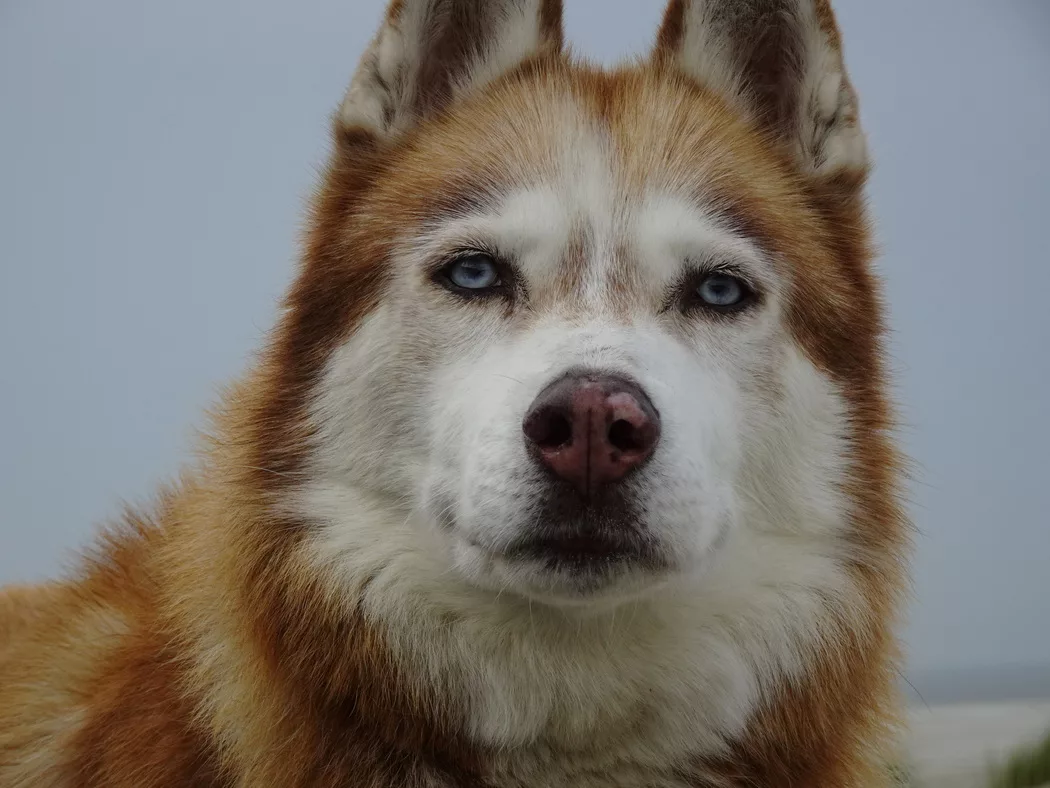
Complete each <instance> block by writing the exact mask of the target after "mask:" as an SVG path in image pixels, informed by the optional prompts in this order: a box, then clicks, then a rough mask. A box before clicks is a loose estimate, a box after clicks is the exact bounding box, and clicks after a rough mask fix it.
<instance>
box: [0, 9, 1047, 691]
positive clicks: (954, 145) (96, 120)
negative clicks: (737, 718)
mask: <svg viewBox="0 0 1050 788" xmlns="http://www.w3.org/2000/svg"><path fill="white" fill-rule="evenodd" d="M837 5H838V9H839V15H840V21H841V23H842V26H843V28H844V34H845V40H846V44H847V55H848V60H849V64H850V67H851V71H852V75H853V78H854V82H855V83H856V85H857V87H858V89H859V91H860V95H861V99H862V105H861V106H862V112H863V116H864V120H865V123H866V126H867V129H868V131H869V134H870V139H871V144H872V147H873V149H874V153H875V156H876V161H877V163H878V168H877V170H876V172H875V174H874V179H873V183H872V188H871V197H872V200H873V204H874V209H875V213H876V216H877V218H878V221H879V238H880V242H881V245H882V249H883V251H884V257H883V260H882V266H883V271H884V273H885V275H886V278H887V281H888V287H889V297H890V303H891V307H892V323H893V327H894V337H893V357H894V363H895V369H896V372H897V383H898V389H899V395H900V400H901V402H902V409H903V416H904V419H905V422H906V428H905V430H904V440H905V442H906V445H907V448H908V450H909V451H910V453H911V455H912V456H913V457H914V459H915V461H916V481H915V483H914V485H913V487H912V501H913V512H914V516H915V519H916V522H917V524H918V526H919V529H920V535H919V538H918V556H917V560H916V564H915V584H914V585H915V598H916V602H915V604H914V606H913V608H912V610H911V615H910V621H909V623H908V626H907V630H906V638H907V642H908V648H909V653H910V662H909V670H908V672H909V675H910V677H911V678H912V680H913V682H914V683H915V684H916V685H917V686H918V687H919V689H920V690H921V691H922V692H923V695H925V696H926V699H927V700H937V699H941V698H959V697H962V696H967V695H970V696H972V695H975V694H982V693H983V694H987V695H1002V694H1004V693H1012V694H1036V693H1041V692H1047V691H1050V667H1048V666H1050V615H1048V613H1050V601H1048V597H1050V568H1048V565H1050V527H1048V526H1050V523H1048V514H1047V512H1048V506H1047V498H1048V491H1050V473H1048V471H1050V461H1048V459H1047V458H1048V453H1047V447H1048V446H1050V418H1048V417H1047V412H1046V407H1047V400H1048V398H1047V389H1048V385H1050V353H1048V352H1047V346H1048V344H1050V311H1048V309H1047V307H1046V298H1047V295H1048V293H1050V256H1048V254H1047V252H1048V250H1050V242H1048V238H1050V232H1048V231H1050V226H1048V225H1050V217H1048V208H1050V186H1048V184H1050V153H1048V145H1050V3H1048V2H1046V1H1045V0H1027V2H1025V1H1024V0H985V1H984V2H978V0H921V2H917V1H916V0H880V1H879V2H871V0H838V3H837ZM659 11H660V8H659V4H658V3H655V2H653V3H640V2H628V1H627V0H620V2H611V1H610V0H568V2H567V24H568V28H569V35H570V37H571V38H572V39H573V40H574V41H575V43H576V46H577V49H578V51H580V52H582V53H584V54H587V55H591V56H594V57H598V58H601V59H602V60H605V61H610V60H612V59H615V58H618V57H620V56H622V55H625V54H628V53H631V52H637V51H640V50H642V48H643V47H645V46H646V45H647V44H648V42H649V40H650V39H651V36H652V35H653V33H654V31H655V28H656V24H657V18H658V16H659ZM380 13H381V3H380V0H367V1H366V0H296V1H295V2H291V0H284V1H283V2H277V1H276V0H265V1H262V0H180V1H179V2H162V1H160V0H153V1H152V2H143V0H93V2H90V3H86V2H83V0H48V2H44V1H43V0H0V384H2V385H0V582H6V581H14V580H30V579H34V578H41V577H43V576H45V575H48V574H51V573H54V572H56V571H58V569H59V568H60V566H62V565H66V564H68V563H69V561H70V558H71V556H72V555H73V551H74V550H75V549H76V548H77V546H79V545H82V544H84V543H85V542H86V541H87V540H88V539H89V538H90V534H91V530H92V528H93V524H94V523H97V522H99V521H101V520H104V519H105V518H106V517H108V516H111V515H113V514H114V513H115V512H116V511H117V510H118V507H119V505H120V501H121V500H122V499H129V500H132V501H135V502H141V501H144V500H146V499H147V498H148V495H149V493H150V490H151V489H152V488H153V486H154V484H155V483H156V482H157V481H158V480H160V479H162V478H163V477H165V476H170V475H171V474H173V473H174V472H175V471H176V469H177V467H178V464H179V463H180V461H182V460H183V459H185V458H186V457H187V452H188V447H189V446H190V444H191V442H192V426H193V425H194V424H197V425H199V424H201V418H200V413H201V409H202V408H203V407H205V406H206V405H207V404H208V403H209V402H210V401H212V400H213V399H214V397H215V392H216V387H217V385H218V384H219V383H221V382H222V381H223V380H224V379H226V378H228V377H229V376H230V375H232V374H234V373H236V372H237V371H238V370H239V369H241V368H242V367H243V365H244V364H245V363H246V360H247V359H248V357H249V353H250V351H251V350H252V349H253V348H255V347H256V346H257V345H258V343H259V340H260V338H261V336H262V333H263V332H264V330H265V329H266V328H267V327H268V326H269V325H270V324H271V322H272V320H273V318H274V313H275V302H276V299H277V298H278V297H279V295H280V293H281V291H282V289H283V288H284V286H285V285H286V284H287V282H288V281H289V277H290V275H291V271H292V262H293V260H294V257H295V242H296V235H297V232H298V229H299V223H300V219H301V216H302V208H303V201H304V199H305V197H306V196H307V195H308V194H309V191H310V188H311V184H312V183H313V181H314V179H315V176H316V165H318V164H319V163H320V162H322V161H323V158H324V155H325V150H326V133H327V116H328V114H329V112H330V111H332V110H333V109H334V107H335V106H336V104H337V102H338V100H339V98H340V96H341V94H342V91H343V89H344V87H345V85H346V82H347V80H348V78H349V75H350V73H351V71H352V68H353V66H354V64H355V61H356V58H357V56H358V55H359V54H360V52H361V50H362V48H363V46H364V45H365V43H366V41H367V39H368V38H369V37H370V35H371V33H372V30H373V28H374V26H375V24H376V23H377V20H378V18H379V15H380Z"/></svg>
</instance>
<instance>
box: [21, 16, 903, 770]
mask: <svg viewBox="0 0 1050 788" xmlns="http://www.w3.org/2000/svg"><path fill="white" fill-rule="evenodd" d="M675 5H678V4H672V14H670V15H669V21H668V22H667V23H666V24H665V27H664V30H663V32H662V33H661V37H660V42H661V46H666V45H669V44H668V42H670V41H671V40H673V39H674V37H675V35H676V32H675V29H674V24H675V22H674V18H673V9H674V6H675ZM821 10H822V11H826V12H827V13H828V14H830V11H829V10H827V9H826V7H825V6H824V5H823V4H822V5H821ZM552 13H553V12H552ZM829 18H830V17H829ZM831 24H832V25H833V20H832V22H831ZM535 79H544V80H548V81H549V82H550V84H552V85H562V86H565V89H568V90H571V91H572V92H573V93H574V94H576V95H578V96H579V97H581V98H582V100H583V101H584V102H585V103H586V105H587V106H588V107H589V108H590V111H591V112H592V113H594V115H595V116H597V117H600V118H603V119H604V120H605V122H607V123H608V125H609V126H610V127H611V128H613V129H615V134H616V135H617V139H618V144H620V145H621V146H623V147H625V148H629V147H639V148H646V149H654V150H656V149H660V150H663V151H665V153H666V155H667V156H669V157H677V158H679V159H682V160H683V162H684V165H683V166H688V161H687V160H688V159H689V157H695V159H696V160H697V161H698V162H699V161H701V160H703V161H704V166H705V167H707V168H708V169H710V168H712V167H714V168H715V169H718V168H722V169H724V170H725V171H726V173H727V177H725V178H722V179H720V180H719V183H721V184H723V186H722V188H724V189H725V190H726V194H725V195H724V196H725V198H726V204H727V205H729V206H731V211H732V214H733V218H734V219H735V220H736V221H738V222H740V223H741V224H743V225H745V226H746V228H747V230H748V232H750V233H751V234H752V235H753V236H754V237H756V238H757V239H759V240H760V242H761V243H763V244H768V245H769V246H771V247H773V249H774V250H775V251H776V252H777V253H779V254H780V255H781V256H782V257H783V258H784V259H787V260H790V261H791V263H792V265H793V266H794V268H795V281H796V282H797V283H798V290H797V292H795V293H793V294H792V295H791V310H790V326H791V329H792V331H793V333H794V335H795V338H796V340H797V342H798V343H799V345H800V346H801V347H802V348H803V349H804V351H805V352H806V353H807V355H808V356H809V358H810V360H811V361H813V362H814V363H815V364H816V365H818V366H819V367H820V368H821V369H822V370H824V371H825V372H826V373H827V374H828V375H829V376H830V377H831V378H832V379H833V380H835V381H836V382H837V383H838V384H839V386H840V387H841V390H842V391H843V392H844V395H845V397H846V399H847V400H848V403H849V406H850V410H851V416H852V429H853V431H854V432H853V438H854V439H853V442H852V445H851V451H852V457H851V459H852V461H853V463H854V469H853V472H852V474H851V476H850V480H849V482H848V489H847V490H846V492H847V493H848V495H849V497H850V499H851V500H852V501H853V502H854V504H855V513H854V519H853V522H852V529H851V532H850V539H851V540H853V542H854V545H855V546H856V547H857V548H858V551H857V554H858V555H860V556H863V558H864V559H865V560H863V561H859V562H858V563H857V564H856V565H855V566H854V567H853V569H852V571H853V572H854V574H855V579H856V582H857V583H858V585H859V587H860V588H861V590H862V593H863V598H864V600H865V604H866V606H867V609H866V610H862V611H857V614H856V616H854V617H850V618H849V619H848V620H845V619H844V620H843V621H842V622H841V628H840V637H839V638H838V639H837V640H836V641H835V642H829V643H828V644H827V647H826V648H825V649H824V650H823V652H822V654H821V657H820V658H819V659H817V660H816V661H815V662H814V663H813V664H812V665H810V666H809V669H808V673H807V678H806V679H805V681H803V682H801V683H800V684H799V685H797V686H794V687H785V688H784V689H783V691H782V692H781V693H780V694H779V695H778V696H776V697H772V698H770V699H768V702H767V703H766V704H765V706H764V708H762V709H761V710H760V712H759V713H758V714H757V716H756V717H755V719H754V720H753V722H752V724H751V725H750V727H749V730H748V733H747V735H746V736H745V737H744V738H743V739H742V740H740V741H738V742H736V743H735V744H734V745H733V747H732V749H731V750H730V751H729V752H728V753H726V754H725V755H724V756H722V757H719V758H718V759H716V760H711V761H709V762H706V763H697V764H694V765H693V766H692V767H687V768H686V771H687V772H690V771H691V772H692V773H693V774H694V775H695V776H694V777H693V778H692V779H693V781H694V784H695V785H697V786H704V785H714V784H716V782H715V781H716V780H718V779H720V778H722V779H725V780H727V781H728V784H731V785H740V786H744V785H755V786H766V787H767V788H781V787H782V786H804V787H805V788H836V787H839V786H855V785H877V784H880V783H881V780H882V776H881V775H880V774H879V772H878V769H879V767H880V763H879V762H878V759H877V757H878V755H879V754H880V752H881V750H880V747H881V745H882V743H883V742H884V741H885V739H886V727H887V726H888V725H889V724H890V723H891V722H892V707H893V702H892V686H893V666H894V660H895V647H894V642H893V638H892V634H891V625H892V622H893V617H894V612H895V610H896V608H897V604H898V594H899V591H900V588H901V583H902V577H901V573H902V570H901V566H900V554H901V550H902V548H903V545H904V542H905V539H906V527H905V522H904V519H903V517H902V514H901V511H900V509H899V506H898V502H897V501H898V497H897V483H898V481H897V480H898V474H899V460H898V457H897V455H896V453H895V451H894V449H893V446H892V444H891V443H890V441H889V438H888V437H887V431H888V430H889V429H890V428H891V427H892V421H891V414H890V412H889V407H888V404H887V401H886V399H885V391H884V387H885V384H884V363H883V360H882V349H881V336H882V330H883V326H882V322H881V312H882V310H881V306H880V303H879V295H878V287H877V283H876V282H875V280H874V278H873V276H872V274H871V273H870V270H869V262H870V257H871V248H870V242H869V233H868V228H867V223H866V219H865V213H864V206H863V199H862V196H861V188H862V186H863V181H864V173H862V172H857V173H852V174H847V175H837V176H834V177H828V178H824V179H818V178H815V177H806V176H803V175H802V174H800V173H798V172H797V171H796V169H795V168H794V167H793V166H792V164H791V162H790V161H788V160H787V157H786V155H785V154H783V153H782V152H781V151H780V150H779V149H778V148H777V147H776V146H775V145H772V144H771V143H770V140H769V137H768V136H766V135H764V134H762V133H757V132H755V131H753V130H751V129H749V127H748V125H747V123H746V122H745V121H743V120H741V119H740V118H738V117H736V116H735V115H734V113H733V111H732V110H731V109H730V108H729V107H728V105H727V104H726V103H725V102H723V101H722V100H720V99H719V98H718V97H716V96H713V95H711V94H710V93H708V92H707V91H705V90H703V89H702V88H701V87H699V86H698V85H695V84H693V83H692V82H690V81H689V80H688V79H686V78H685V77H683V76H680V75H679V74H677V73H675V72H674V71H673V69H671V67H670V66H667V65H666V64H661V63H660V60H659V58H658V59H657V61H656V63H655V64H654V65H646V66H643V67H639V68H635V69H629V70H622V71H616V72H612V73H604V72H599V71H595V70H591V69H588V68H582V67H576V66H570V65H569V64H568V63H567V62H565V61H563V60H561V59H560V58H550V59H544V60H542V61H539V62H534V63H531V64H526V65H525V66H524V67H522V68H521V69H519V70H517V71H516V72H515V73H514V74H512V75H510V76H508V77H506V78H505V79H503V80H502V82H501V83H500V84H499V85H498V86H496V87H495V88H493V89H492V90H490V91H488V92H487V93H486V94H485V95H484V96H482V97H480V98H478V99H477V100H476V104H475V106H474V108H473V111H472V113H471V123H469V124H468V123H464V122H462V120H457V118H456V116H454V115H453V116H450V117H448V118H444V119H439V120H437V121H435V122H433V123H431V124H429V125H428V126H425V127H424V128H423V129H421V130H420V131H418V133H413V134H409V135H407V136H406V137H405V138H404V139H403V140H401V141H400V142H398V143H397V144H395V145H393V146H384V145H381V144H379V143H378V142H377V141H376V140H375V139H373V138H372V137H370V136H369V135H367V134H364V133H360V132H356V131H353V130H346V129H344V128H342V127H338V126H337V129H336V133H335V136H334V150H333V153H332V157H331V161H330V163H329V166H328V169H327V172H326V174H325V176H324V178H323V181H322V185H321V187H320V190H319V192H318V194H317V196H316V198H315V199H314V202H313V209H312V213H311V219H310V228H309V231H308V233H307V236H306V239H305V245H304V247H305V251H304V256H303V264H302V269H301V272H300V276H299V278H298V280H297V281H296V283H295V285H294V287H293V288H292V290H291V293H290V295H289V297H288V299H287V303H286V310H285V313H284V315H283V317H282V318H281V321H280V323H279V325H278V327H277V328H276V330H275V331H274V334H273V336H272V338H271V340H270V342H269V344H268V347H267V350H266V352H265V353H264V355H263V356H262V358H261V360H260V362H259V363H258V364H257V366H256V368H255V369H254V370H253V372H252V373H251V374H250V375H249V376H248V377H247V378H246V379H245V380H244V381H242V382H241V383H239V384H238V385H237V386H235V387H234V388H232V389H231V390H230V391H229V392H228V394H227V395H226V397H225V398H224V400H223V406H222V408H221V410H220V412H219V413H218V415H217V416H216V426H215V437H214V439H213V440H212V441H211V443H210V444H209V445H208V446H207V447H206V448H205V450H204V451H203V453H202V459H201V461H200V464H199V466H198V467H197V468H195V469H194V470H193V471H192V472H191V473H189V474H188V475H187V477H186V479H185V480H184V481H183V482H182V483H180V484H179V485H177V486H176V487H174V488H173V489H171V490H170V491H167V492H166V493H165V494H164V495H163V496H162V498H161V499H160V501H159V502H158V504H157V506H156V507H154V510H153V513H152V514H151V515H148V516H147V515H137V514H130V515H128V517H127V518H125V521H124V522H123V523H121V524H119V525H117V526H115V527H114V528H112V529H111V530H109V531H108V532H107V533H106V535H105V536H104V537H103V539H102V541H101V547H100V548H99V549H98V553H97V555H96V556H95V557H93V558H90V559H88V560H86V561H85V563H84V565H83V567H82V568H81V569H80V570H79V571H78V572H77V573H76V574H75V575H73V576H72V577H70V578H68V579H67V580H66V581H65V582H63V583H61V584H54V585H49V586H46V587H41V588H19V589H9V590H7V591H5V592H4V593H3V595H0V638H2V639H0V784H2V785H3V786H5V787H6V786H12V787H17V788H23V787H25V788H29V787H30V786H32V787H33V788H36V786H41V788H48V786H85V787H86V786H98V787H99V788H101V786H114V787H116V788H122V787H124V786H127V787H128V788H131V787H134V788H139V787H141V786H156V788H174V787H175V786H187V785H194V786H203V787H205V788H212V787H213V786H214V787H215V788H218V786H233V785H238V786H249V785H251V786H282V787H283V786H331V788H335V787H336V786H390V787H391V788H392V787H393V786H424V785H450V786H451V785H455V786H474V785H476V786H482V785H485V784H487V783H486V782H485V778H486V762H487V758H488V753H486V752H484V751H483V750H481V749H480V748H478V747H476V746H472V745H471V744H470V742H468V741H466V740H465V739H464V737H463V736H462V735H461V734H460V733H459V732H458V731H457V729H456V725H455V722H454V720H455V719H456V709H455V708H454V704H452V703H451V702H449V701H448V700H447V699H443V698H440V697H422V696H421V695H420V693H418V692H413V691H410V690H409V689H408V687H409V686H410V684H409V682H407V681H405V680H404V679H403V677H401V676H399V675H398V668H397V667H396V666H395V665H394V664H393V661H392V659H391V658H390V656H389V655H388V653H387V650H386V647H385V645H384V643H383V638H382V636H381V634H380V633H379V632H378V631H376V630H375V629H374V627H372V626H371V625H370V624H368V623H367V622H365V621H364V619H363V618H360V617H357V618H354V617H350V618H347V617H346V616H345V615H344V614H342V613H341V612H337V611H340V610H342V608H340V607H339V606H337V605H336V604H335V603H334V601H333V600H332V599H331V598H329V594H330V592H329V591H328V590H327V589H326V588H325V586H324V584H323V582H322V581H321V580H320V579H319V578H317V577H315V576H314V575H313V574H311V573H309V572H308V571H307V570H306V568H305V567H304V566H302V565H301V564H300V562H299V559H298V558H297V557H296V554H295V547H296V545H297V544H298V543H299V540H301V539H302V538H303V535H304V530H305V529H306V527H307V526H305V525H304V524H302V523H300V522H296V521H295V520H293V519H290V518H288V517H287V516H285V515H282V514H278V513H276V512H275V508H274V506H273V502H274V501H275V500H277V499H278V498H279V496H280V495H281V492H282V491H283V490H286V489H288V488H289V487H291V486H294V485H295V483H296V480H297V479H298V478H299V477H300V474H302V473H303V457H304V451H305V442H306V439H307V437H308V434H309V427H308V426H307V424H306V420H305V407H306V405H305V403H306V398H307V394H308V392H309V390H310V388H311V386H312V385H313V384H314V383H315V382H316V380H317V378H318V375H319V374H320V371H321V369H322V367H323V365H324V363H325V360H326V358H327V356H328V354H329V353H330V352H331V350H332V349H333V348H334V347H335V345H336V344H337V343H338V342H340V341H341V340H343V339H344V338H345V337H346V336H347V335H348V334H349V333H350V332H351V331H352V330H353V327H354V326H355V325H356V324H357V323H358V322H359V321H360V320H361V319H362V318H363V316H365V315H367V314H368V312H369V311H370V310H371V309H373V308H374V306H375V304H376V303H377V302H378V300H379V299H380V298H381V297H382V290H383V286H384V277H385V270H384V264H383V261H384V259H385V258H386V244H387V243H388V241H389V239H390V238H391V237H393V234H394V224H395V223H396V222H397V221H398V216H399V215H404V214H406V213H414V212H418V211H420V210H423V209H424V208H427V209H429V210H435V209H440V208H441V201H442V199H444V200H446V201H451V202H455V200H457V199H462V198H464V195H462V194H460V193H459V192H458V191H457V189H456V186H457V184H458V185H459V186H463V187H465V188H469V184H470V183H472V182H476V181H477V180H482V181H483V180H484V179H485V178H492V177H496V175H494V173H493V172H491V171H486V166H487V165H486V162H491V161H494V160H496V159H498V156H499V148H500V146H501V145H507V144H511V141H508V139H507V137H506V136H505V135H503V136H501V133H500V120H499V119H500V117H502V116H503V115H505V114H506V113H505V109H506V108H507V107H509V106H510V105H511V103H512V102H513V101H514V98H515V96H519V95H522V94H523V93H524V92H526V91H528V89H529V85H530V81H531V80H535ZM654 93H655V94H657V95H659V96H663V97H664V98H665V100H666V101H668V102H677V103H679V104H680V105H681V107H682V111H681V115H680V116H681V117H683V118H684V117H687V116H689V115H691V114H693V113H696V114H697V115H700V114H703V115H704V116H706V117H711V116H712V115H714V116H715V117H717V118H718V123H715V124H712V127H713V128H717V129H718V130H719V134H720V138H709V139H707V140H705V141H702V142H703V145H701V146H699V147H698V146H697V145H693V144H692V141H690V144H688V145H687V144H684V143H683V139H684V138H687V137H688V135H689V130H688V128H687V127H686V126H685V125H683V124H675V123H667V124H664V125H661V124H658V123H657V124H652V123H646V122H643V121H644V119H642V118H638V117H637V113H636V112H635V108H636V107H637V105H638V104H639V103H640V101H641V98H640V97H641V96H650V97H651V96H652V95H653V94H654ZM717 136H718V135H716V137H717ZM542 138H543V130H541V129H537V130H536V134H535V136H534V138H533V139H529V140H523V139H521V138H515V139H513V141H512V142H513V144H514V145H516V146H525V147H529V146H534V147H535V148H536V150H537V151H538V152H539V151H542V149H543V145H544V141H543V139H542ZM704 145H706V146H708V148H709V149H710V150H719V151H721V152H722V153H721V156H720V158H718V159H717V160H712V159H711V158H710V157H707V156H706V151H705V150H704V148H703V146H704ZM462 151H469V152H470V154H471V155H470V156H469V157H467V158H468V160H469V161H471V162H473V166H474V167H475V171H473V172H465V171H464V166H463V162H464V157H463V156H462V155H461V153H462ZM727 152H728V153H727ZM712 161H714V162H715V163H712ZM453 172H454V173H456V174H457V175H456V177H453V175H452V173H453ZM628 177H629V178H630V177H634V178H639V179H642V178H646V177H651V173H650V172H641V171H639V172H636V173H628Z"/></svg>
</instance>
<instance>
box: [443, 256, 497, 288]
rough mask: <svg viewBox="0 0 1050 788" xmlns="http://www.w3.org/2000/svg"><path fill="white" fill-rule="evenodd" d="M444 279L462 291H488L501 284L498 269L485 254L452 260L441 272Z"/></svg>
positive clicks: (494, 262)
mask: <svg viewBox="0 0 1050 788" xmlns="http://www.w3.org/2000/svg"><path fill="white" fill-rule="evenodd" d="M443 273H444V275H445V278H446V279H447V280H448V281H449V282H450V283H451V284H452V285H454V286H455V287H458V288H460V289H462V290H490V289H492V288H494V287H499V286H500V285H501V284H503V282H502V280H501V279H500V269H499V266H498V265H497V264H496V261H495V260H493V259H492V258H491V257H489V256H488V255H486V254H480V253H479V254H470V255H465V256H464V257H460V258H459V259H457V260H454V261H453V262H452V263H451V264H449V265H448V266H446V267H445V269H444V271H443Z"/></svg>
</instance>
